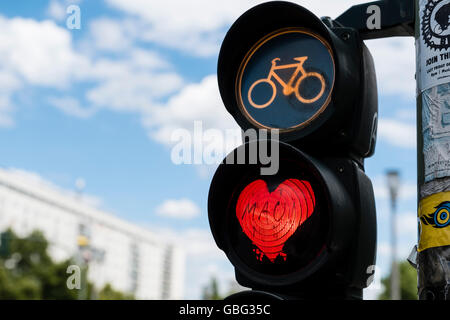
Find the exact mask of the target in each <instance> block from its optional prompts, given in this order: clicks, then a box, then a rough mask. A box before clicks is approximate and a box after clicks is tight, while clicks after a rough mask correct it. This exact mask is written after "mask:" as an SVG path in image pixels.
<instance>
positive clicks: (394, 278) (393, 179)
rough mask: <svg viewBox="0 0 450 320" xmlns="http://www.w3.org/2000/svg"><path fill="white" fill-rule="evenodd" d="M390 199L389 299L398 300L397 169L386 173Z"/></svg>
mask: <svg viewBox="0 0 450 320" xmlns="http://www.w3.org/2000/svg"><path fill="white" fill-rule="evenodd" d="M386 176H387V183H388V188H389V194H390V200H391V259H392V261H391V300H400V299H401V295H400V272H399V270H398V263H397V222H396V221H397V217H396V213H397V198H398V192H399V189H400V174H399V172H398V171H397V170H389V171H387V173H386Z"/></svg>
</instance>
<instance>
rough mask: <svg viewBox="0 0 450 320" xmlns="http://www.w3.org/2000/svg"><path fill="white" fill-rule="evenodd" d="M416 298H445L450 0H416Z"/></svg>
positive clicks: (448, 282) (448, 284)
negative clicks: (417, 294) (417, 219)
mask: <svg viewBox="0 0 450 320" xmlns="http://www.w3.org/2000/svg"><path fill="white" fill-rule="evenodd" d="M415 5H416V19H415V38H416V52H417V56H416V64H417V72H416V79H417V87H418V90H417V178H418V179H417V185H418V187H417V193H418V218H419V239H418V255H417V258H418V259H417V271H418V293H419V298H420V299H432V300H449V299H450V297H449V288H450V226H449V223H448V222H449V216H450V214H449V210H450V206H449V203H446V202H447V201H450V117H449V116H450V108H449V106H450V77H448V75H449V73H448V72H449V70H450V69H449V68H450V32H449V31H450V28H449V25H448V20H449V14H448V12H449V11H448V9H449V8H450V1H448V0H443V1H437V0H415Z"/></svg>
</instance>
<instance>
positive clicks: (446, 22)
mask: <svg viewBox="0 0 450 320" xmlns="http://www.w3.org/2000/svg"><path fill="white" fill-rule="evenodd" d="M419 3H420V8H419V18H420V36H419V38H418V39H417V40H416V48H417V61H418V64H417V75H418V77H417V87H418V92H417V94H420V93H422V92H423V91H424V90H426V89H429V88H432V87H434V86H437V85H440V84H444V83H448V82H450V0H420V1H419Z"/></svg>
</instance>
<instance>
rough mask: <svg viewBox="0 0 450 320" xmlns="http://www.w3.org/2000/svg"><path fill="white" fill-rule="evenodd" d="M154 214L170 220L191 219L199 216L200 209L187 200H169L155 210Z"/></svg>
mask: <svg viewBox="0 0 450 320" xmlns="http://www.w3.org/2000/svg"><path fill="white" fill-rule="evenodd" d="M156 214H158V215H160V216H165V217H170V218H179V219H192V218H195V217H197V216H199V215H200V208H199V207H198V206H197V205H196V204H195V203H194V202H192V201H191V200H189V199H185V198H184V199H179V200H177V199H169V200H166V201H164V202H163V203H162V204H161V205H159V206H158V207H157V208H156Z"/></svg>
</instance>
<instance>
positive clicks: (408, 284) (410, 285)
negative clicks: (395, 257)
mask: <svg viewBox="0 0 450 320" xmlns="http://www.w3.org/2000/svg"><path fill="white" fill-rule="evenodd" d="M399 271H400V297H401V299H402V300H417V271H416V269H414V268H413V267H412V266H411V265H410V264H409V262H407V261H404V262H401V263H400V264H399ZM381 283H382V284H383V286H384V291H383V292H382V293H381V294H380V296H379V299H380V300H389V299H390V297H391V281H390V275H388V276H387V277H386V278H383V279H381Z"/></svg>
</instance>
